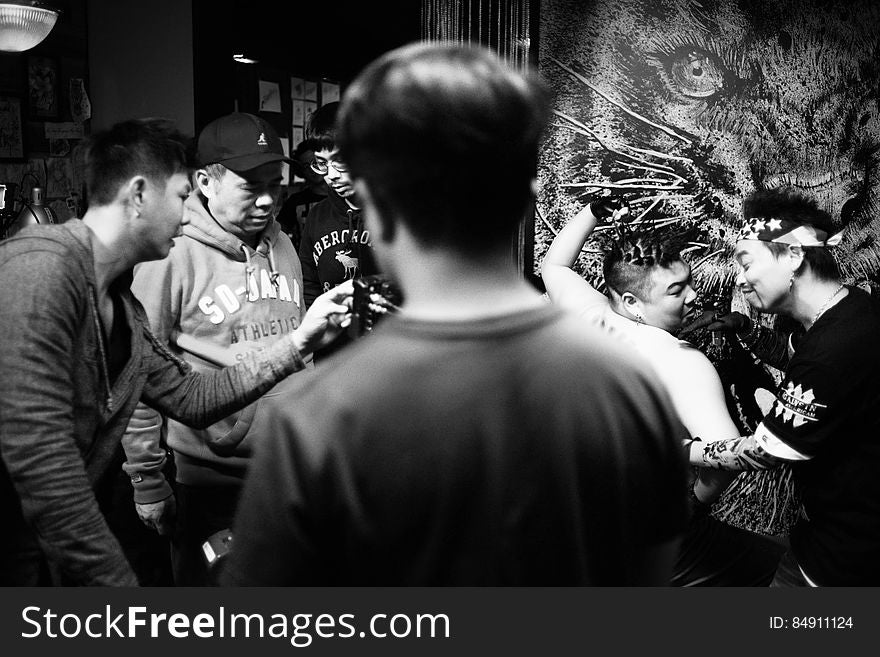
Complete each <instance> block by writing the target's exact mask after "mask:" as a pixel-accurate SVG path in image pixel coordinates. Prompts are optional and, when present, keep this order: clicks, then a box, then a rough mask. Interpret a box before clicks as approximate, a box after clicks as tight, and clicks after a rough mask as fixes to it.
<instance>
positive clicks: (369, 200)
mask: <svg viewBox="0 0 880 657" xmlns="http://www.w3.org/2000/svg"><path fill="white" fill-rule="evenodd" d="M354 190H355V194H356V195H357V198H358V200H359V201H360V203H361V207H362V208H363V209H364V219H365V221H366V224H367V227H368V228H369V230H370V232H372V233H373V236H374V237H375V238H376V239H378V240H379V241H381V242H386V243H387V242H392V241H394V237H395V235H396V225H395V223H394V217H387V216H385V215H384V214H382V213H381V212H379V209H378V208H377V207H376V203H375V202H374V201H373V194H372V192H371V191H370V187H369V185H368V184H367V182H366V181H365V180H364V179H363V178H357V179H356V180H355V181H354Z"/></svg>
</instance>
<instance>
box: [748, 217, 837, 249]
mask: <svg viewBox="0 0 880 657" xmlns="http://www.w3.org/2000/svg"><path fill="white" fill-rule="evenodd" d="M842 237H843V231H840V232H839V233H835V234H834V235H832V236H831V237H828V233H826V232H825V231H824V230H822V229H821V228H816V227H814V226H810V225H807V224H798V223H795V222H794V221H791V220H790V219H775V218H772V217H771V218H765V217H753V218H752V219H750V220H749V221H748V222H747V223H746V225H745V226H743V228H742V230H740V231H739V234H738V235H737V237H736V238H737V239H738V240H760V241H762V242H776V243H777V244H794V245H797V246H836V245H838V244H840V240H841V238H842Z"/></svg>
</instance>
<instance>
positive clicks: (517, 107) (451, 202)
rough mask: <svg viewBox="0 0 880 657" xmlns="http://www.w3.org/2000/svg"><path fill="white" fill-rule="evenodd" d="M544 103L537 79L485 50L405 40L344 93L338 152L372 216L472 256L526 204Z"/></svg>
mask: <svg viewBox="0 0 880 657" xmlns="http://www.w3.org/2000/svg"><path fill="white" fill-rule="evenodd" d="M550 108H551V98H550V94H549V92H548V90H547V87H546V86H545V85H544V84H543V83H541V82H540V81H539V80H538V79H537V78H534V77H532V76H531V75H530V74H528V73H520V72H517V71H515V70H514V69H512V68H510V67H509V66H507V65H506V64H504V63H503V62H502V61H501V60H500V59H499V58H498V57H496V56H495V55H494V54H493V53H491V52H490V51H489V50H487V49H485V48H482V47H476V46H474V47H468V46H457V45H450V44H415V45H409V46H404V47H403V48H398V49H397V50H393V51H391V52H390V53H387V54H385V55H384V56H382V57H381V58H379V59H378V60H376V61H374V62H373V63H372V64H370V65H369V66H368V67H367V68H366V69H364V71H363V72H362V73H361V74H360V75H359V76H358V77H357V79H356V80H355V81H354V82H353V83H352V84H351V86H350V87H349V88H348V89H347V90H346V93H345V96H344V97H343V100H342V106H341V109H340V121H339V140H340V141H339V146H340V149H341V156H342V159H343V160H345V162H346V163H348V164H349V166H350V167H351V171H352V175H353V177H354V178H362V179H363V180H364V181H365V182H366V183H367V184H368V187H369V189H370V191H371V192H372V198H373V201H374V203H375V204H376V206H377V208H378V209H379V211H380V214H381V215H383V216H394V217H396V218H399V219H401V220H402V221H404V222H405V223H406V225H407V227H408V229H409V230H410V232H411V233H412V234H413V235H414V236H415V238H416V239H418V240H419V241H420V242H421V243H422V244H423V245H428V246H430V245H443V246H447V247H451V248H453V249H455V250H457V251H459V252H461V253H468V254H471V255H477V254H480V253H482V252H485V251H486V250H488V249H495V248H497V247H498V246H499V245H500V244H502V243H505V242H507V243H509V240H510V239H512V236H513V234H514V233H515V231H516V229H517V227H518V225H519V223H520V221H521V220H522V219H523V217H524V215H525V211H526V209H527V207H528V206H529V204H530V203H531V201H532V198H533V195H532V188H531V181H532V180H534V179H535V177H536V175H537V164H538V146H539V142H540V139H541V137H542V135H543V131H544V129H545V127H546V125H547V121H548V119H549V116H550Z"/></svg>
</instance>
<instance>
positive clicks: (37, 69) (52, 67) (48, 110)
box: [27, 57, 58, 119]
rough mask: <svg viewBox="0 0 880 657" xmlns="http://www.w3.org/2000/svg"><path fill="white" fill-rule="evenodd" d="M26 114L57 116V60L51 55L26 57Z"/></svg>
mask: <svg viewBox="0 0 880 657" xmlns="http://www.w3.org/2000/svg"><path fill="white" fill-rule="evenodd" d="M27 75H28V115H29V117H30V118H32V119H47V118H48V119H54V118H57V117H58V62H56V61H55V60H54V59H53V58H51V57H28V74H27Z"/></svg>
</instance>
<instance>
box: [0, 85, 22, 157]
mask: <svg viewBox="0 0 880 657" xmlns="http://www.w3.org/2000/svg"><path fill="white" fill-rule="evenodd" d="M23 159H24V131H23V130H22V121H21V98H18V97H17V96H0V161H2V160H7V161H9V160H13V161H18V160H23Z"/></svg>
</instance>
